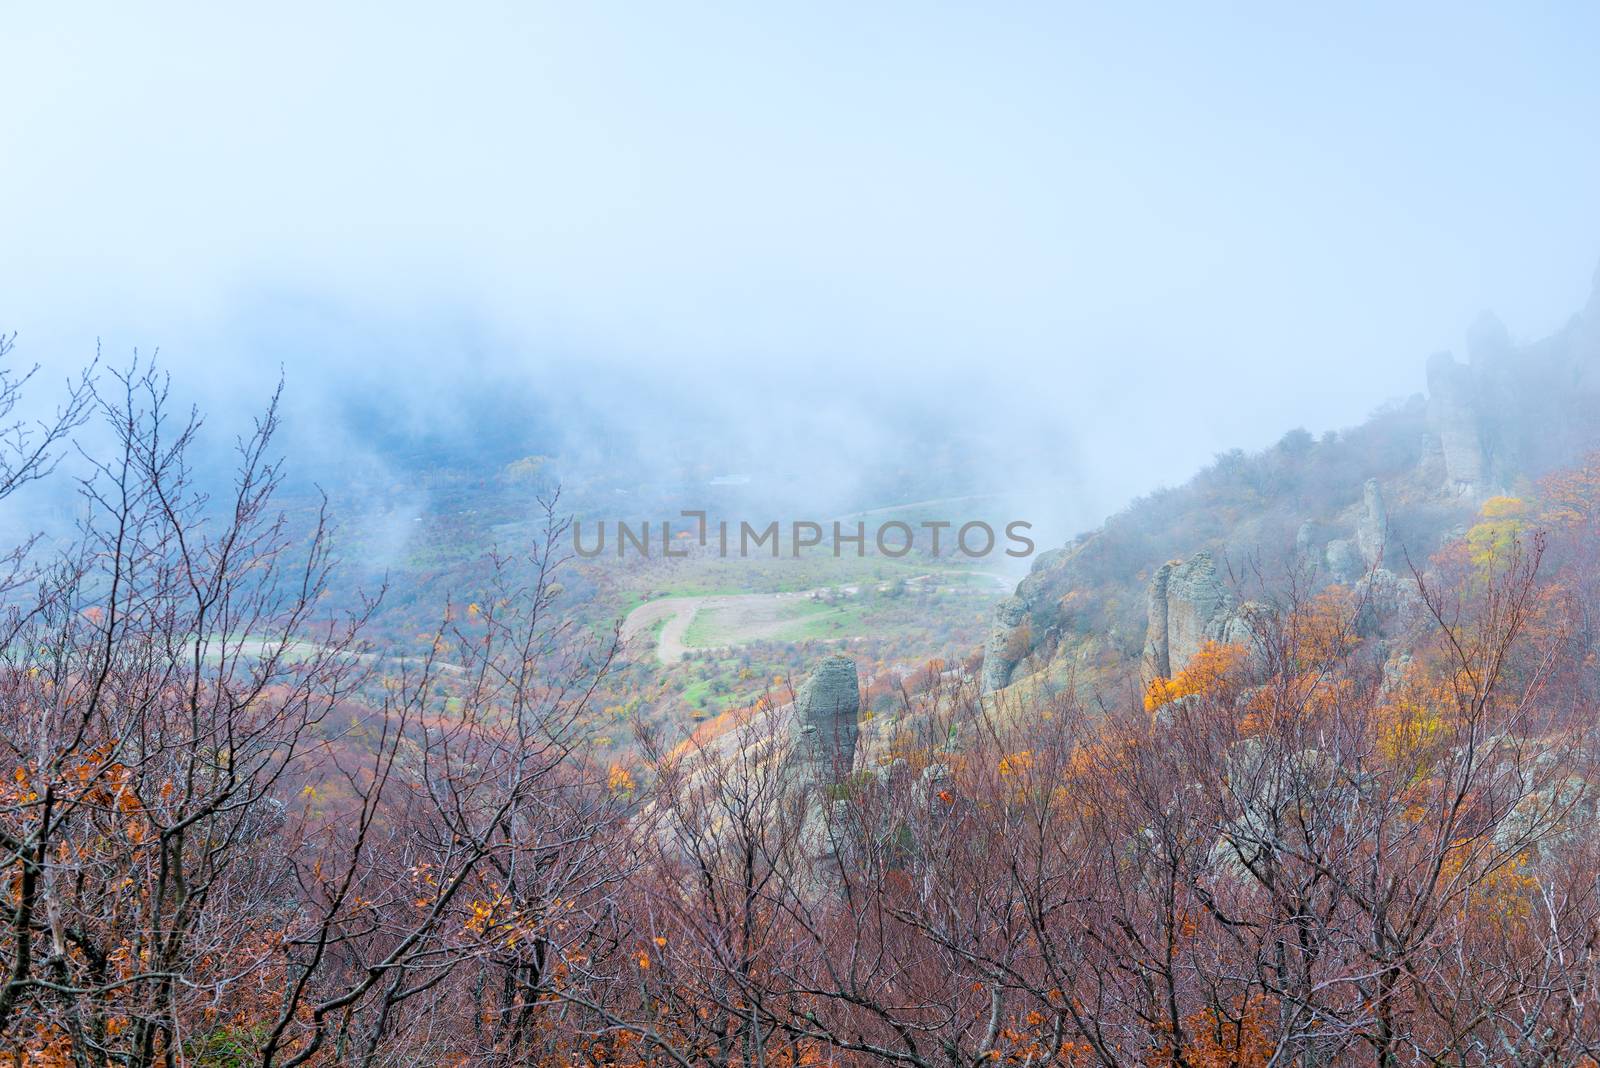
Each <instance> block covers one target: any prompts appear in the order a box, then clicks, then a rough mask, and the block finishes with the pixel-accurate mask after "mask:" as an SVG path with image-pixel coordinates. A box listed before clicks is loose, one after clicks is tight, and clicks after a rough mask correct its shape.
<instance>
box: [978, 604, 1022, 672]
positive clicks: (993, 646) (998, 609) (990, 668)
mask: <svg viewBox="0 0 1600 1068" xmlns="http://www.w3.org/2000/svg"><path fill="white" fill-rule="evenodd" d="M1027 626H1028V604H1027V602H1026V601H1024V600H1023V599H1022V598H1021V597H1007V598H1006V599H1005V600H1003V601H1001V602H1000V603H999V604H997V605H995V606H994V620H993V622H992V623H991V624H990V627H989V638H988V640H987V641H986V642H984V646H983V676H982V679H981V684H982V687H983V692H984V693H993V692H994V691H995V690H1000V689H1004V688H1005V687H1006V686H1007V685H1009V684H1010V682H1011V673H1012V672H1013V671H1015V670H1016V667H1017V664H1018V662H1020V661H1021V660H1022V658H1023V657H1024V656H1025V655H1027V646H1028V634H1027Z"/></svg>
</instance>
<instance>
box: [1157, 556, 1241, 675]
mask: <svg viewBox="0 0 1600 1068" xmlns="http://www.w3.org/2000/svg"><path fill="white" fill-rule="evenodd" d="M1146 612H1147V615H1148V620H1149V622H1148V625H1147V629H1146V632H1145V648H1144V668H1145V674H1146V676H1155V675H1162V676H1168V675H1172V674H1173V673H1175V672H1178V671H1182V670H1183V668H1184V666H1185V665H1187V664H1188V663H1189V661H1190V660H1192V659H1193V658H1194V655H1195V654H1196V653H1198V652H1199V651H1200V647H1201V646H1202V645H1204V644H1205V643H1206V642H1208V641H1218V642H1243V641H1247V640H1248V639H1249V627H1248V625H1247V624H1246V622H1245V620H1244V619H1243V618H1242V616H1241V615H1239V614H1238V613H1237V612H1236V611H1235V605H1234V600H1233V595H1232V594H1231V593H1229V592H1228V589H1227V587H1226V586H1224V585H1223V583H1222V579H1221V577H1220V576H1219V575H1218V574H1217V564H1216V561H1215V560H1214V559H1212V556H1211V553H1209V552H1205V551H1201V552H1198V553H1195V554H1194V556H1192V557H1190V558H1189V559H1188V560H1185V561H1182V562H1181V563H1169V564H1163V565H1162V566H1161V568H1160V570H1158V571H1157V572H1156V574H1155V577H1154V578H1152V579H1151V580H1150V589H1149V593H1148V595H1147V599H1146Z"/></svg>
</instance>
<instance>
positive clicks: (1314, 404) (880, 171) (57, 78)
mask: <svg viewBox="0 0 1600 1068" xmlns="http://www.w3.org/2000/svg"><path fill="white" fill-rule="evenodd" d="M0 42H3V55H4V61H3V62H0V325H3V326H4V328H5V329H7V330H11V329H14V330H17V331H19V333H20V335H21V337H20V340H21V341H22V342H23V344H24V345H25V349H24V350H23V351H25V352H26V354H27V355H28V356H30V357H32V358H34V359H45V360H48V361H51V362H52V363H53V362H55V361H57V360H61V359H75V358H77V357H78V356H80V355H82V354H85V353H87V352H89V351H91V350H92V346H93V344H94V340H95V338H96V337H100V338H103V339H104V341H105V344H106V346H107V348H108V351H110V352H112V353H123V352H126V351H128V350H130V349H131V348H132V347H133V346H135V345H138V346H141V347H144V348H148V347H151V346H154V345H157V344H159V345H160V346H162V348H163V351H164V352H165V353H166V355H167V358H168V359H169V360H170V361H172V362H173V363H175V364H176V365H178V366H180V367H182V368H184V369H186V370H187V371H188V373H189V374H190V377H191V380H193V381H195V382H196V384H197V385H199V386H200V387H201V388H204V389H209V390H213V391H216V392H217V393H218V394H220V395H224V396H226V395H228V394H230V393H233V392H237V391H238V390H239V388H241V387H243V386H249V387H250V390H253V389H254V388H255V387H256V386H258V385H259V384H260V383H261V382H262V381H264V379H265V378H267V377H270V376H271V375H273V374H275V373H276V368H277V366H278V364H279V363H286V364H287V365H288V367H289V370H290V388H291V390H292V391H293V390H301V391H302V392H303V393H310V392H312V391H314V390H315V389H317V388H318V387H319V386H322V385H326V384H329V383H338V384H339V385H338V388H364V387H363V384H364V383H366V384H370V383H373V382H385V383H392V382H394V381H396V380H399V381H405V382H415V383H418V384H419V386H421V387H422V388H421V389H419V391H418V393H417V396H419V397H421V398H424V399H426V398H428V397H429V396H431V395H432V393H431V391H432V390H433V389H435V388H436V386H437V384H438V383H440V382H448V381H449V380H450V379H452V378H455V377H460V376H471V375H473V374H475V373H482V372H483V370H484V369H485V368H486V367H488V366H489V365H493V366H494V367H495V368H496V373H507V369H508V368H509V369H510V370H509V373H517V374H527V375H529V376H530V377H534V378H537V377H538V376H539V375H541V374H548V373H549V368H550V367H551V366H552V365H553V363H554V362H563V363H564V364H565V365H566V366H568V367H569V368H570V367H572V366H573V365H574V362H578V363H581V364H582V365H584V366H589V367H594V366H597V365H598V366H603V367H605V368H606V369H607V374H609V375H612V376H614V383H615V388H616V389H617V391H618V392H617V393H616V402H617V403H618V404H619V405H628V404H632V403H635V402H636V401H637V402H642V403H650V404H652V405H653V410H656V411H657V412H658V414H659V410H660V409H661V407H662V406H665V407H667V408H668V409H669V410H670V411H677V410H678V409H677V408H675V407H674V405H676V404H678V403H679V401H678V400H675V399H673V395H672V394H670V393H661V392H659V391H654V390H652V389H647V388H645V387H644V386H642V385H640V383H641V382H645V381H649V382H654V381H656V380H657V378H658V377H659V375H658V373H657V372H655V371H651V370H650V368H660V367H663V366H670V367H672V368H673V369H674V370H673V374H674V375H676V376H677V377H678V380H679V381H680V382H681V381H683V380H684V379H686V378H687V379H689V380H692V381H693V382H695V383H697V384H696V385H694V386H693V387H692V388H686V389H684V391H683V400H682V401H681V403H682V404H684V405H685V406H686V407H685V408H684V409H683V411H685V412H687V411H689V410H690V409H691V408H693V409H694V410H695V411H706V412H718V413H722V416H723V417H724V418H731V416H727V413H729V412H737V411H739V410H741V409H742V408H744V407H746V406H747V405H748V404H749V403H750V401H751V398H753V397H756V396H762V395H765V396H768V397H771V396H773V395H776V396H777V397H779V398H781V402H782V404H783V405H785V406H786V407H785V410H786V411H794V412H802V413H803V412H804V411H805V410H807V408H808V406H820V407H826V406H829V405H834V406H838V405H844V404H845V403H846V401H847V400H848V403H849V404H850V405H859V406H860V407H862V408H863V409H866V410H869V411H870V410H871V409H872V406H873V405H874V404H878V403H880V399H879V394H883V393H887V394H888V395H889V396H890V397H891V398H898V400H894V399H891V400H890V401H886V402H882V403H884V404H886V405H888V407H886V408H882V409H879V410H882V411H892V410H893V405H895V404H897V403H909V404H913V405H915V406H917V407H919V408H920V409H921V410H924V411H927V412H932V413H935V414H936V415H937V416H938V417H939V418H948V419H954V420H962V421H966V420H971V421H976V422H978V423H986V424H989V425H992V426H993V427H994V432H995V435H996V437H997V438H998V439H1003V438H1007V437H1027V438H1030V439H1032V440H1034V441H1036V442H1039V441H1042V442H1044V443H1045V445H1044V447H1046V448H1050V449H1057V448H1059V449H1061V450H1063V451H1064V452H1070V453H1071V454H1072V457H1073V462H1074V463H1075V464H1076V465H1078V466H1079V468H1080V470H1081V472H1082V481H1081V484H1080V485H1079V486H1078V487H1077V488H1076V489H1074V490H1073V492H1078V493H1081V494H1083V495H1084V496H1085V500H1087V501H1090V502H1092V504H1093V506H1094V507H1095V508H1105V507H1110V506H1113V505H1114V504H1116V503H1117V502H1118V501H1119V500H1120V499H1122V498H1125V497H1127V496H1131V495H1132V494H1134V493H1137V492H1142V491H1143V490H1146V489H1148V488H1150V486H1151V485H1152V484H1153V483H1155V482H1177V481H1181V480H1182V479H1183V478H1184V477H1185V476H1186V475H1187V474H1188V473H1189V472H1190V471H1191V470H1192V469H1193V468H1194V467H1196V466H1197V465H1198V464H1200V463H1202V462H1204V461H1205V460H1206V459H1208V458H1209V457H1210V456H1211V454H1212V453H1214V452H1216V451H1218V450H1220V449H1223V448H1227V447H1230V446H1232V445H1243V446H1247V447H1250V446H1259V445H1263V444H1266V443H1267V442H1269V441H1271V440H1273V439H1275V438H1276V437H1277V436H1278V435H1279V434H1281V433H1282V431H1283V430H1285V429H1287V428H1288V427H1291V426H1293V425H1296V424H1304V425H1306V426H1308V427H1310V428H1311V429H1313V430H1322V429H1325V428H1328V427H1332V426H1340V425H1345V424H1349V423H1352V422H1355V421H1358V420H1359V419H1360V418H1361V417H1363V416H1364V415H1365V413H1366V412H1367V411H1368V410H1369V409H1370V408H1372V407H1373V406H1374V405H1375V404H1376V403H1377V402H1379V401H1381V400H1383V399H1385V398H1387V397H1393V396H1398V395H1404V394H1407V393H1410V392H1413V391H1416V390H1418V389H1420V388H1421V383H1422V362H1423V359H1424V357H1425V356H1426V355H1427V353H1428V352H1429V351H1431V350H1434V349H1438V348H1446V347H1456V348H1459V345H1460V343H1459V338H1460V337H1461V335H1462V333H1463V332H1464V330H1465V328H1466V327H1467V325H1468V324H1469V323H1470V321H1471V320H1472V318H1473V317H1474V316H1475V315H1476V314H1477V313H1478V312H1479V311H1481V310H1483V309H1485V308H1493V309H1494V310H1495V311H1496V312H1498V313H1499V315H1500V316H1501V318H1502V319H1504V320H1505V322H1506V323H1507V325H1508V326H1509V327H1510V329H1511V332H1512V334H1513V336H1514V337H1516V338H1519V339H1526V338H1532V337H1537V336H1539V335H1542V334H1544V333H1547V332H1549V331H1550V330H1552V329H1554V328H1556V327H1558V326H1560V325H1561V324H1562V322H1564V321H1565V320H1566V318H1567V317H1568V316H1569V315H1570V314H1571V313H1573V312H1574V311H1576V310H1577V309H1578V308H1579V307H1581V306H1582V304H1583V303H1584V300H1585V299H1586V297H1587V294H1588V292H1589V287H1590V281H1591V276H1592V273H1593V271H1594V268H1595V264H1596V262H1597V260H1600V64H1597V63H1596V62H1595V56H1596V54H1597V53H1600V6H1596V5H1593V4H1587V3H1572V4H1556V5H1540V6H1535V5H1504V4H1502V5H1494V6H1487V5H1485V6H1481V7H1480V6H1467V5H1460V4H1437V5H1422V4H1415V5H1413V4H1406V5H1391V4H1386V5H1372V6H1368V7H1360V6H1356V5H1350V4H1339V5H1327V7H1326V9H1325V10H1323V11H1321V12H1317V11H1312V10H1310V5H1301V4H1270V5H1268V4H1263V5H1259V6H1228V7H1226V8H1225V9H1224V7H1223V6H1222V5H1171V6H1165V5H1095V6H1093V7H1091V6H1069V5H1065V4H1042V5H1037V6H1035V5H1024V4H1013V5H981V6H980V5H962V6H955V5H948V6H947V5H934V4H926V3H918V4H905V5H891V4H872V5H854V4H852V5H837V6H832V5H825V4H796V5H787V6H785V7H780V5H775V4H759V5H732V4H729V5H715V6H702V5H688V4H643V3H639V4H629V5H599V4H592V5H591V4H559V5H558V4H551V5H532V4H522V3H518V4H503V5H492V4H470V3H457V4H415V5H413V4H397V3H383V4H376V3H374V4H329V3H317V4H296V3H275V4H260V5H248V6H247V5H238V4H198V3H197V4H177V3H157V4H120V3H119V4H110V3H108V4H103V5H91V4H71V5H63V4H27V5H24V4H20V3H12V4H6V5H4V6H3V7H0ZM285 323H288V324H290V325H289V326H287V327H285V326H284V324H285ZM463 339H470V342H468V341H466V340H463ZM630 382H631V383H633V385H632V386H630V384H629V383H630ZM712 382H715V383H720V384H721V385H722V386H724V387H725V388H722V389H716V390H713V389H709V388H706V386H705V383H712ZM246 392H249V390H247V391H246ZM695 406H699V407H695ZM420 410H421V411H422V412H423V416H422V417H423V418H428V417H429V416H428V415H427V408H426V405H423V406H422V407H421V409H420ZM851 410H854V409H853V408H852V409H851ZM889 422H890V423H891V425H890V426H889V427H887V428H883V427H880V428H877V429H875V430H874V431H873V433H875V434H889V435H892V433H893V426H892V423H893V420H892V419H891V420H889ZM703 430H704V427H703V425H698V424H697V425H695V426H693V427H691V426H685V427H684V432H685V433H692V432H703Z"/></svg>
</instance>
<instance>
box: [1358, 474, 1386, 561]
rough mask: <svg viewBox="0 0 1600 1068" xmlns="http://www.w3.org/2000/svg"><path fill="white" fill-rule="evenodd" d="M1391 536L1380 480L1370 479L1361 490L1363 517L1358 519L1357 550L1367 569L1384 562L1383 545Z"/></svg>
mask: <svg viewBox="0 0 1600 1068" xmlns="http://www.w3.org/2000/svg"><path fill="white" fill-rule="evenodd" d="M1388 536H1389V513H1388V510H1387V509H1385V508H1384V506H1383V490H1381V489H1380V488H1379V487H1378V480H1377V479H1375V478H1369V479H1367V481H1366V484H1365V485H1364V486H1363V487H1362V489H1361V515H1360V516H1359V517H1357V519H1356V548H1357V549H1359V550H1360V552H1361V561H1362V563H1364V564H1366V565H1367V567H1369V568H1372V567H1377V566H1378V564H1379V563H1381V562H1382V560H1383V543H1384V541H1385V540H1386V539H1387V538H1388Z"/></svg>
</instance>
